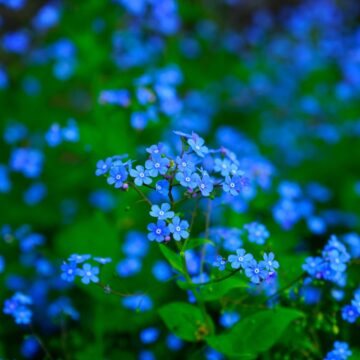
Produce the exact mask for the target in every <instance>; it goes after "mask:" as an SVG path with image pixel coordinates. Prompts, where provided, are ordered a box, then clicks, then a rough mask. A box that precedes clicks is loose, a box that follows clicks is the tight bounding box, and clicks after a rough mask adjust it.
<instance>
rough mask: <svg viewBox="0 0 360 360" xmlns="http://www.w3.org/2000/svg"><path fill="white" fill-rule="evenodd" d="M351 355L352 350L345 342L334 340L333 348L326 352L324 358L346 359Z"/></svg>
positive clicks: (328, 359) (330, 359)
mask: <svg viewBox="0 0 360 360" xmlns="http://www.w3.org/2000/svg"><path fill="white" fill-rule="evenodd" d="M351 355H352V351H351V350H349V345H348V344H347V343H346V342H341V341H335V342H334V350H331V351H330V352H328V353H327V354H326V357H325V359H324V360H346V359H347V358H348V357H349V356H351Z"/></svg>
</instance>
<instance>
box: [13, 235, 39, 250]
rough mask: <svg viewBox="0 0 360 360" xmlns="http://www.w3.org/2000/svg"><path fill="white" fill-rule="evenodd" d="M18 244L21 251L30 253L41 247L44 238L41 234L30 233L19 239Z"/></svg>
mask: <svg viewBox="0 0 360 360" xmlns="http://www.w3.org/2000/svg"><path fill="white" fill-rule="evenodd" d="M19 242H20V249H21V251H23V252H30V251H32V250H33V249H34V248H35V247H36V246H40V245H43V244H44V243H45V237H44V236H43V235H41V234H37V233H31V234H28V235H25V236H24V237H22V238H20V239H19Z"/></svg>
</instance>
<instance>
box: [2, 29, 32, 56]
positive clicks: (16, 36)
mask: <svg viewBox="0 0 360 360" xmlns="http://www.w3.org/2000/svg"><path fill="white" fill-rule="evenodd" d="M2 45H3V48H4V49H5V50H6V51H7V52H10V53H15V54H24V53H25V52H27V51H28V49H29V46H30V39H29V34H28V33H27V32H26V31H25V30H18V31H16V32H12V33H6V34H4V36H3V41H2Z"/></svg>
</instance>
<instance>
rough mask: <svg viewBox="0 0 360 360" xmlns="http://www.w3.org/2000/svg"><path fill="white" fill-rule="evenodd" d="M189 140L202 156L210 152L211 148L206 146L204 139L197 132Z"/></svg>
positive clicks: (193, 148) (192, 147) (196, 151)
mask: <svg viewBox="0 0 360 360" xmlns="http://www.w3.org/2000/svg"><path fill="white" fill-rule="evenodd" d="M187 142H188V144H189V145H190V147H191V149H192V150H193V151H195V153H196V154H197V155H198V156H200V157H204V156H205V155H206V154H207V153H208V152H209V149H208V148H207V147H206V146H204V143H205V141H204V139H202V138H201V137H200V136H199V135H197V134H195V133H193V134H192V136H191V138H190V139H188V141H187Z"/></svg>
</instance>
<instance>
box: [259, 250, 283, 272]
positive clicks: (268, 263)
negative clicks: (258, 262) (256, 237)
mask: <svg viewBox="0 0 360 360" xmlns="http://www.w3.org/2000/svg"><path fill="white" fill-rule="evenodd" d="M274 259H275V255H274V253H272V252H271V253H269V254H266V253H265V254H264V261H262V262H263V263H264V266H265V269H266V270H267V271H269V272H275V271H276V270H275V269H278V268H279V266H280V265H279V262H278V261H276V260H274Z"/></svg>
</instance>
